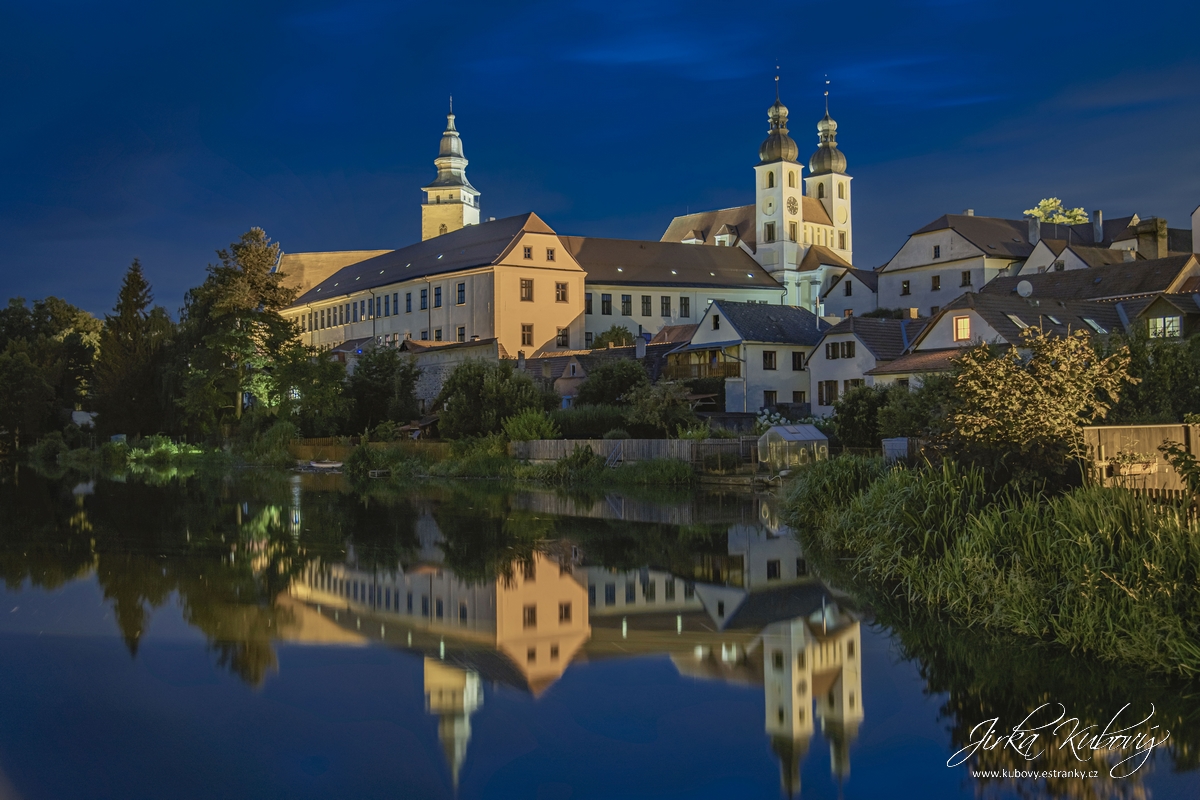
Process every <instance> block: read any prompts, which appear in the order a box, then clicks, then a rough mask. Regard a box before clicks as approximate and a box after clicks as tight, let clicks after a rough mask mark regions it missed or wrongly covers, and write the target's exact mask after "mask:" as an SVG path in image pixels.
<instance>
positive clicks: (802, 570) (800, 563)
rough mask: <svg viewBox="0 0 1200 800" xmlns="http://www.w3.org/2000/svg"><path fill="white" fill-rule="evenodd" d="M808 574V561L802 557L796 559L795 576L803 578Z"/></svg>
mask: <svg viewBox="0 0 1200 800" xmlns="http://www.w3.org/2000/svg"><path fill="white" fill-rule="evenodd" d="M807 574H808V562H807V561H805V560H804V559H803V558H797V559H796V577H797V578H803V577H804V576H805V575H807Z"/></svg>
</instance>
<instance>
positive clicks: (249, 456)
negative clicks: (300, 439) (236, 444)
mask: <svg viewBox="0 0 1200 800" xmlns="http://www.w3.org/2000/svg"><path fill="white" fill-rule="evenodd" d="M298 433H299V432H298V431H297V430H296V426H295V425H293V424H292V423H290V422H287V421H286V420H284V421H280V422H276V423H275V424H274V425H272V426H271V427H269V428H267V429H266V430H265V431H262V432H260V433H257V434H255V435H254V437H253V438H252V439H251V440H250V443H249V444H248V445H247V446H246V448H245V449H244V450H243V452H242V457H243V458H244V459H245V460H246V461H247V462H248V463H251V464H258V465H259V466H264V467H279V468H285V467H292V466H295V464H296V459H295V458H294V457H293V456H292V454H291V453H290V452H289V451H288V445H289V444H290V443H291V441H292V440H293V439H295V438H296V436H297V435H298Z"/></svg>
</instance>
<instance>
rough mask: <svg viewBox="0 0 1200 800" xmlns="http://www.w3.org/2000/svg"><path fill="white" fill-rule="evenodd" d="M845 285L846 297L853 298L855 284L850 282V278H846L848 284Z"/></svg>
mask: <svg viewBox="0 0 1200 800" xmlns="http://www.w3.org/2000/svg"><path fill="white" fill-rule="evenodd" d="M843 285H844V286H845V287H846V289H845V292H846V297H852V296H853V295H854V284H853V283H851V282H850V279H849V278H846V283H845V284H843Z"/></svg>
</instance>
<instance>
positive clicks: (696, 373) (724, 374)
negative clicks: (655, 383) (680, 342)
mask: <svg viewBox="0 0 1200 800" xmlns="http://www.w3.org/2000/svg"><path fill="white" fill-rule="evenodd" d="M664 374H665V375H666V377H667V379H668V380H672V381H687V380H693V379H695V378H740V377H742V365H741V363H740V362H738V361H726V362H724V363H720V364H668V365H667V368H666V370H664Z"/></svg>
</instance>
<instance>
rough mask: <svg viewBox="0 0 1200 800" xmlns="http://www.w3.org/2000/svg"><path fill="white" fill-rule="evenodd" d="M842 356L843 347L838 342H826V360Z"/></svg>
mask: <svg viewBox="0 0 1200 800" xmlns="http://www.w3.org/2000/svg"><path fill="white" fill-rule="evenodd" d="M841 357H842V348H841V347H840V346H839V345H838V343H837V342H826V343H825V358H826V360H832V359H835V358H841ZM821 405H824V403H822V404H821Z"/></svg>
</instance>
